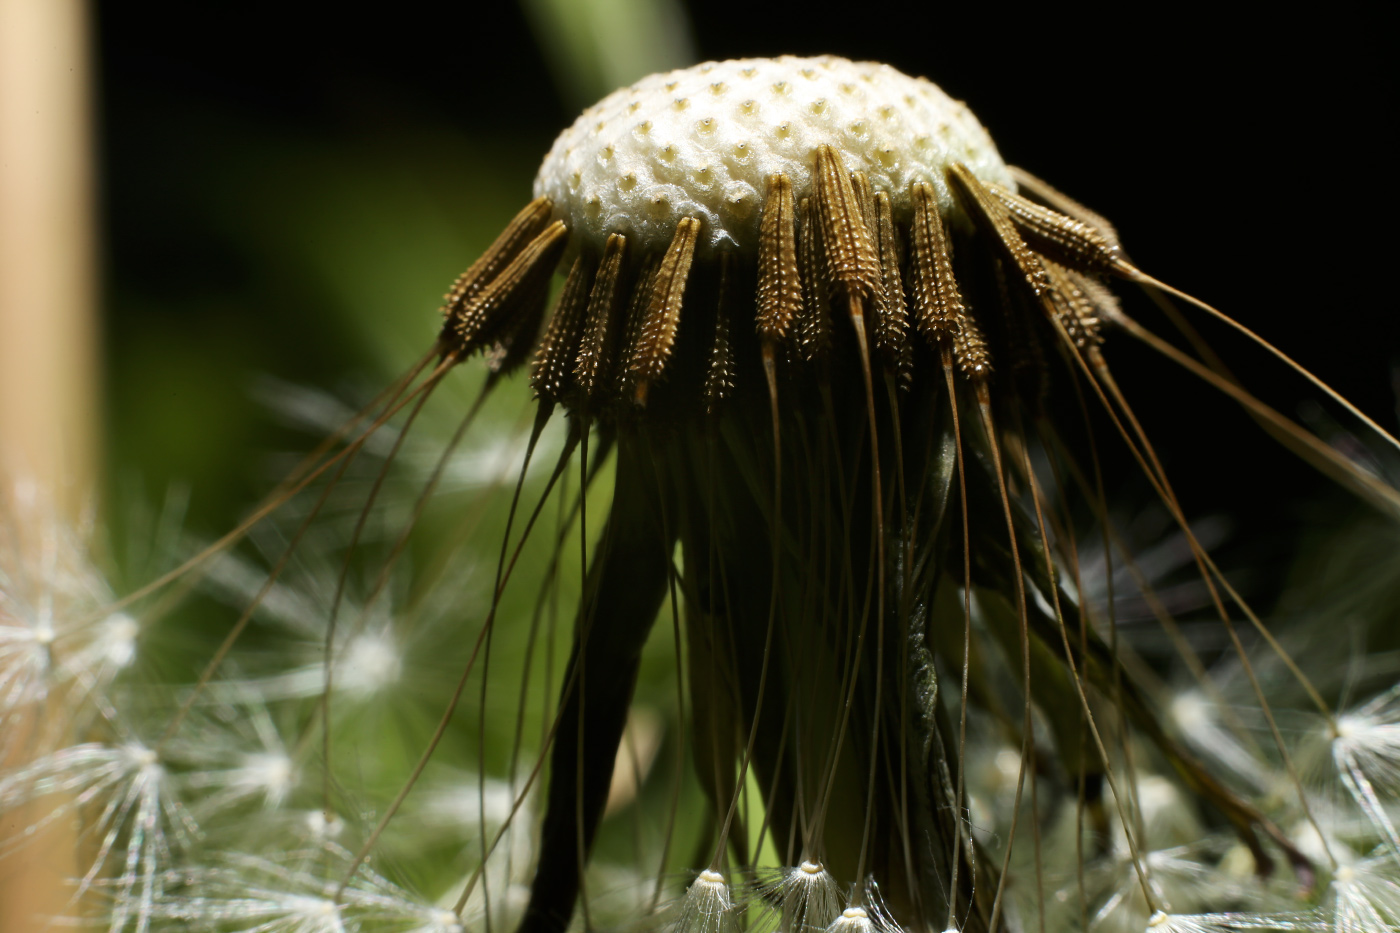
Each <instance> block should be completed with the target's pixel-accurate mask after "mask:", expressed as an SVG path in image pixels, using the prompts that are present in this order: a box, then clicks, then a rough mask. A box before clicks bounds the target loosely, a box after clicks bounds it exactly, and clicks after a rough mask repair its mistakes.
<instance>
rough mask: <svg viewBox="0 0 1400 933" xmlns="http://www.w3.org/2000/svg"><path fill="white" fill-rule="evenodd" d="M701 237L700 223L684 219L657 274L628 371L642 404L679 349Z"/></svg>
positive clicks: (667, 249) (638, 400) (692, 218)
mask: <svg viewBox="0 0 1400 933" xmlns="http://www.w3.org/2000/svg"><path fill="white" fill-rule="evenodd" d="M699 235H700V221H698V220H696V219H695V218H694V217H685V218H682V219H681V222H680V223H679V224H677V225H676V235H675V236H674V237H672V239H671V245H670V246H668V247H667V248H666V255H665V256H664V257H663V258H662V260H661V265H660V266H659V267H658V268H657V270H656V278H655V280H654V281H653V282H652V284H651V301H650V303H649V304H648V305H647V306H646V314H645V316H644V317H643V318H642V324H641V331H640V333H638V335H637V342H636V344H635V345H634V346H633V347H632V348H631V352H630V353H629V354H628V356H629V357H630V361H629V363H628V369H630V370H631V371H632V373H633V375H634V376H635V379H636V392H637V397H636V400H637V402H638V403H644V402H645V401H646V390H647V386H649V385H650V384H651V383H652V382H653V381H654V380H656V379H658V378H660V377H661V374H662V372H664V371H665V369H666V361H667V360H669V359H670V358H671V350H672V348H674V347H675V345H676V328H677V327H679V326H680V321H681V299H682V298H684V297H685V283H686V281H687V279H689V277H690V263H691V260H693V259H694V258H695V241H696V239H697V238H698V237H699Z"/></svg>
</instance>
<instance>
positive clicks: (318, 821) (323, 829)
mask: <svg viewBox="0 0 1400 933" xmlns="http://www.w3.org/2000/svg"><path fill="white" fill-rule="evenodd" d="M305 824H306V831H307V833H308V834H309V835H310V836H311V838H312V839H335V838H336V837H338V836H339V835H340V834H341V832H342V831H343V830H344V829H345V821H344V820H343V819H341V818H340V817H339V816H337V815H336V814H334V813H329V814H328V813H327V812H326V811H325V810H310V811H307V814H306V818H305Z"/></svg>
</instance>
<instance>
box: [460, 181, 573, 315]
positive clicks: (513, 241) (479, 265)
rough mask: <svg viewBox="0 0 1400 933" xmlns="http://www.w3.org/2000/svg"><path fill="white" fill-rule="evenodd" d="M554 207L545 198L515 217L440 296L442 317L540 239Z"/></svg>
mask: <svg viewBox="0 0 1400 933" xmlns="http://www.w3.org/2000/svg"><path fill="white" fill-rule="evenodd" d="M553 209H554V207H553V205H552V204H550V203H549V201H548V200H546V199H545V198H535V200H533V201H531V202H530V203H529V204H527V205H525V207H524V209H522V210H521V211H520V213H518V214H516V215H515V217H514V218H512V219H511V222H510V223H509V224H507V225H506V228H505V229H504V230H502V231H501V235H500V236H498V237H496V241H495V242H494V243H492V244H491V246H490V248H488V249H487V250H486V252H484V253H482V254H481V258H480V259H478V260H477V261H476V262H474V263H472V264H471V267H470V268H468V269H467V271H466V272H463V273H462V274H461V275H459V276H457V279H456V281H454V282H453V283H452V287H451V288H449V289H448V290H447V294H445V295H443V296H442V315H443V317H450V316H451V315H452V314H453V313H454V312H455V311H459V310H460V309H461V308H462V307H463V306H464V305H465V304H466V303H467V302H468V301H470V300H471V299H472V298H474V297H475V296H476V294H477V292H479V291H481V290H482V289H483V288H485V287H486V286H487V285H488V284H489V283H490V282H491V280H492V279H494V278H495V277H496V276H497V274H499V273H500V271H501V270H502V269H504V268H505V267H506V264H507V263H509V262H510V261H511V260H512V259H514V258H515V257H516V256H517V255H518V254H519V253H520V251H521V250H522V249H524V248H525V245H526V244H527V243H529V242H530V241H531V240H533V239H534V238H535V237H536V236H538V235H539V233H540V231H541V230H543V229H544V228H545V225H546V224H548V223H549V215H550V212H551V211H552V210H553Z"/></svg>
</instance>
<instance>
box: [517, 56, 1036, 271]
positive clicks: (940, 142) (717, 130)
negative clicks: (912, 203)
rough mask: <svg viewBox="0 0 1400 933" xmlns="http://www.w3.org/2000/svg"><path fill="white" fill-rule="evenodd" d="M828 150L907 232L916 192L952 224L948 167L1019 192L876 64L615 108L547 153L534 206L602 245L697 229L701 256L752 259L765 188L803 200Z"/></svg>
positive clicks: (770, 61)
mask: <svg viewBox="0 0 1400 933" xmlns="http://www.w3.org/2000/svg"><path fill="white" fill-rule="evenodd" d="M823 144H826V145H831V146H833V147H834V148H835V149H836V151H837V152H839V153H841V155H842V157H843V158H844V159H845V160H846V168H847V169H848V170H849V171H853V172H854V171H862V172H865V173H866V175H867V176H868V177H869V179H870V183H871V186H872V187H873V188H874V189H875V190H877V191H888V192H889V193H890V195H891V197H892V198H893V200H894V209H895V213H896V216H898V217H900V218H901V219H905V218H907V217H908V215H909V213H910V207H909V186H910V184H911V183H912V182H915V181H926V182H929V183H930V184H932V185H933V187H934V189H935V191H936V192H937V194H938V200H939V206H940V208H941V209H942V211H943V213H944V215H945V216H951V215H953V214H954V212H955V206H954V203H953V197H952V194H951V192H950V191H949V190H948V184H947V181H946V180H945V177H944V176H945V174H946V171H947V168H948V166H949V165H951V164H952V163H954V162H962V163H964V164H965V165H967V167H968V168H970V169H971V170H972V172H973V173H974V174H975V175H977V176H978V177H979V178H980V179H982V180H983V181H987V182H997V183H1000V184H1002V185H1006V186H1007V187H1010V188H1012V189H1013V190H1014V188H1015V183H1014V182H1013V180H1012V178H1011V175H1010V173H1009V172H1008V171H1007V169H1006V166H1005V164H1004V163H1003V162H1002V161H1001V156H1000V155H998V154H997V150H996V147H995V146H994V145H993V144H992V140H991V137H989V136H988V135H987V131H986V130H985V129H983V128H982V124H980V123H978V122H977V118H976V117H974V116H973V115H972V112H971V111H970V110H968V109H967V107H966V106H964V105H963V104H962V103H961V102H959V101H955V100H953V99H952V98H950V97H949V96H948V95H947V94H945V93H943V91H941V90H940V89H939V88H938V87H937V86H936V85H934V84H933V83H932V82H930V81H928V80H926V79H924V78H911V77H909V76H908V75H906V74H903V73H902V72H899V71H896V70H895V69H893V68H891V67H890V66H888V65H880V64H876V63H874V62H851V61H847V60H846V59H844V58H836V57H832V56H824V57H821V58H796V57H793V56H784V57H782V58H749V59H739V60H736V61H728V62H708V63H706V64H703V65H696V66H695V67H693V68H686V69H683V70H680V71H672V72H667V73H665V74H657V75H651V76H650V77H647V78H643V79H642V80H641V81H638V82H637V83H636V84H634V85H632V86H631V87H628V88H623V89H621V90H619V91H615V92H613V93H612V94H609V95H608V96H607V97H605V98H603V99H602V100H601V101H599V102H598V103H597V104H594V105H593V106H592V107H590V108H588V109H587V110H585V111H584V112H583V115H582V116H580V117H579V118H578V119H577V120H576V121H574V125H573V126H571V127H569V128H568V129H567V130H565V131H564V132H563V133H562V134H561V135H560V136H559V138H558V139H556V140H555V141H554V147H553V148H552V149H551V150H550V152H549V155H548V156H546V157H545V160H544V164H543V165H541V166H540V171H539V175H538V176H536V178H535V194H536V196H540V195H543V196H545V197H548V198H549V199H550V200H551V201H552V202H553V203H554V210H555V217H556V218H558V219H562V220H563V221H565V223H567V224H568V225H569V227H570V229H571V230H572V231H574V233H575V234H577V235H581V236H583V237H586V238H589V239H591V240H594V241H596V242H597V243H599V244H601V243H602V242H603V240H604V239H605V238H606V236H607V235H608V234H609V233H614V232H617V233H625V234H628V235H629V236H631V237H634V238H635V239H636V240H638V241H640V245H641V246H643V247H644V248H662V247H665V245H666V244H667V243H669V242H670V240H671V237H672V235H673V234H674V233H675V230H676V223H677V221H679V220H680V219H681V218H682V217H687V216H693V217H699V218H700V219H701V221H702V224H703V227H702V233H701V241H702V245H708V246H709V247H711V248H725V247H740V248H748V247H752V246H753V245H754V243H755V241H756V239H757V236H758V217H759V206H760V202H761V201H762V198H763V191H764V184H765V181H766V179H767V178H768V176H769V175H772V174H775V173H778V172H782V173H786V174H787V175H788V176H789V177H790V178H791V179H792V182H793V188H794V190H795V192H796V193H797V196H798V198H801V197H804V196H805V195H806V194H807V192H809V191H810V187H811V175H812V166H813V162H814V158H813V157H814V153H815V152H816V149H817V147H818V146H821V145H823Z"/></svg>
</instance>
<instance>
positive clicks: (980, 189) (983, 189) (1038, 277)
mask: <svg viewBox="0 0 1400 933" xmlns="http://www.w3.org/2000/svg"><path fill="white" fill-rule="evenodd" d="M948 177H949V178H950V179H952V181H953V183H954V185H955V187H956V189H957V192H958V195H959V197H960V198H961V199H962V201H963V202H964V204H965V206H966V207H967V208H968V210H969V212H970V213H971V214H972V215H973V219H974V222H976V223H977V224H979V225H981V226H985V227H988V228H990V230H989V232H990V233H991V234H992V235H993V237H994V238H995V239H996V240H998V241H1000V243H1001V245H1002V247H1003V248H1004V249H1005V250H1006V254H1007V256H1008V257H1009V258H1010V259H1011V261H1012V262H1013V263H1014V264H1015V266H1016V268H1017V269H1018V270H1020V272H1021V274H1022V275H1023V276H1025V279H1026V284H1027V285H1029V286H1030V289H1031V291H1032V292H1034V293H1035V294H1036V295H1044V294H1045V293H1046V291H1048V290H1049V289H1050V280H1049V277H1048V276H1047V275H1046V273H1045V267H1044V265H1042V264H1041V261H1040V257H1039V256H1038V255H1036V254H1035V253H1034V252H1033V251H1032V250H1031V248H1030V247H1029V246H1027V245H1026V241H1025V240H1024V239H1022V238H1021V234H1020V233H1018V232H1017V230H1016V225H1015V224H1014V223H1012V222H1011V214H1010V212H1009V211H1007V209H1006V207H1005V205H1003V204H1002V203H1001V201H999V200H997V198H996V196H995V195H993V194H992V193H991V192H990V191H989V190H987V186H986V185H984V184H982V182H981V180H980V179H979V178H978V177H977V176H976V175H975V174H974V173H973V172H972V170H971V169H969V168H968V167H967V166H965V165H953V166H950V167H949V169H948Z"/></svg>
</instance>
